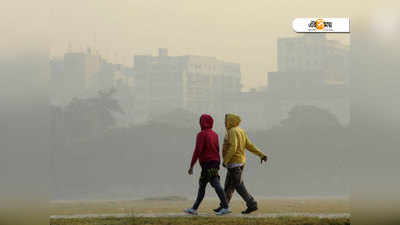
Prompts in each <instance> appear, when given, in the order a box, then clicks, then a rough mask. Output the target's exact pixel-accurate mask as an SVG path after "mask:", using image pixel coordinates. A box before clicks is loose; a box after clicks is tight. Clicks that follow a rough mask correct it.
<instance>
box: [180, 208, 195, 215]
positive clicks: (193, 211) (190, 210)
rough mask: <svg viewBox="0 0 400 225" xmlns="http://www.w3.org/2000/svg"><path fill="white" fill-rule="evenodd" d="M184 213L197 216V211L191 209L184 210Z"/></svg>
mask: <svg viewBox="0 0 400 225" xmlns="http://www.w3.org/2000/svg"><path fill="white" fill-rule="evenodd" d="M183 212H185V213H187V214H191V215H197V214H198V213H197V210H195V209H193V208H189V209H185V210H183Z"/></svg>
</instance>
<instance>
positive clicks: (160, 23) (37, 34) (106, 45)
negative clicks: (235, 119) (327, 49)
mask: <svg viewBox="0 0 400 225" xmlns="http://www.w3.org/2000/svg"><path fill="white" fill-rule="evenodd" d="M360 2H363V5H364V6H363V7H362V8H360ZM371 2H372V1H371ZM369 7H372V6H371V5H369V4H368V1H359V0H357V1H345V0H340V1H334V2H327V3H326V4H320V3H319V1H300V0H283V1H264V0H253V1H251V4H249V3H248V1H230V0H219V1H211V0H205V1H183V0H168V1H158V0H146V1H138V0H131V1H129V0H119V1H117V2H114V1H106V0H88V1H79V0H71V1H50V0H40V1H13V2H11V1H8V2H7V3H5V4H4V3H3V5H2V7H1V9H0V13H1V14H2V18H3V19H2V21H0V27H1V28H2V34H3V37H6V38H5V39H3V40H2V41H1V43H0V44H1V45H0V46H10V44H12V43H10V40H13V41H12V42H15V43H20V42H21V41H22V42H24V43H25V42H27V41H29V39H36V40H38V39H39V40H41V41H43V42H44V43H46V44H47V45H48V47H49V48H50V53H51V55H52V56H61V55H62V54H63V53H64V52H65V51H67V49H68V45H69V43H70V44H71V46H72V50H75V51H77V50H80V49H83V50H84V49H86V48H87V47H89V46H90V47H94V46H95V48H96V49H97V50H98V51H99V52H100V54H102V55H103V56H104V57H106V58H107V59H110V60H111V61H112V62H114V63H123V64H126V65H132V61H133V55H134V54H153V55H155V54H157V53H156V51H157V48H158V47H165V48H168V49H169V52H170V55H184V54H189V55H203V56H215V57H217V58H219V59H222V60H226V61H232V62H237V63H240V64H241V68H242V77H243V81H242V82H243V85H244V87H245V88H250V87H258V86H260V84H265V82H266V74H267V72H270V71H275V70H276V40H277V38H279V37H288V36H294V35H296V34H295V33H294V32H293V30H292V28H291V22H292V20H293V19H294V18H296V17H313V16H321V17H351V16H352V15H356V14H357V13H360V12H362V11H363V10H367V9H368V8H369ZM28 37H29V38H28ZM329 38H338V39H341V40H348V39H349V36H348V34H339V35H337V34H336V35H329ZM16 45H18V44H16Z"/></svg>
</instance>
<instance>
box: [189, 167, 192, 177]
mask: <svg viewBox="0 0 400 225" xmlns="http://www.w3.org/2000/svg"><path fill="white" fill-rule="evenodd" d="M188 174H189V175H193V167H190V168H189V170H188Z"/></svg>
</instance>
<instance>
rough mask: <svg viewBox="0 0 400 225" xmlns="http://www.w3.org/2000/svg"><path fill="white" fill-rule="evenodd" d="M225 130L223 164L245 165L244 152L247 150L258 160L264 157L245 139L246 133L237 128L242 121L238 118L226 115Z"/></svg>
mask: <svg viewBox="0 0 400 225" xmlns="http://www.w3.org/2000/svg"><path fill="white" fill-rule="evenodd" d="M225 119H226V130H227V134H226V136H225V139H224V145H223V148H222V156H223V159H224V164H225V165H228V164H232V163H241V164H245V163H246V151H245V149H247V150H249V151H250V152H251V153H253V154H255V155H258V156H259V157H260V158H262V157H264V153H262V152H261V151H260V150H259V149H258V148H257V147H256V146H254V145H253V143H251V141H250V140H249V138H248V137H247V134H246V132H245V131H244V130H243V129H242V128H240V127H239V124H240V122H241V121H242V120H241V119H240V117H239V116H237V115H234V114H226V115H225Z"/></svg>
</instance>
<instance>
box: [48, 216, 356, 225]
mask: <svg viewBox="0 0 400 225" xmlns="http://www.w3.org/2000/svg"><path fill="white" fill-rule="evenodd" d="M91 224H96V225H139V224H140V225H142V224H149V225H150V224H157V225H184V224H190V225H206V224H207V225H257V224H264V225H349V224H350V219H348V218H347V219H346V218H340V219H318V218H301V217H280V218H232V217H176V218H138V217H129V218H102V219H54V220H50V225H91Z"/></svg>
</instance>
